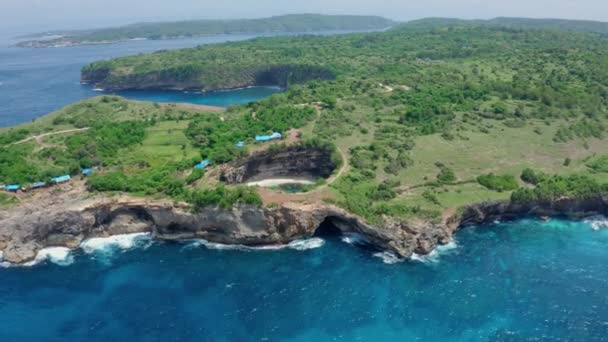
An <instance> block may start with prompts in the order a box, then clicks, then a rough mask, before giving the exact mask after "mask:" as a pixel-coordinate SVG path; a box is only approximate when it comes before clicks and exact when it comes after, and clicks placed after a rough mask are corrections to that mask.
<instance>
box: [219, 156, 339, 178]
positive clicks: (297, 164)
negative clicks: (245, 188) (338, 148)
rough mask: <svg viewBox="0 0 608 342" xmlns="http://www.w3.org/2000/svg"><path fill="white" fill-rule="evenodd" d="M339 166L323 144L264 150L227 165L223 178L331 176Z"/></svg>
mask: <svg viewBox="0 0 608 342" xmlns="http://www.w3.org/2000/svg"><path fill="white" fill-rule="evenodd" d="M334 168H335V165H334V163H333V162H332V160H331V152H329V151H327V150H324V149H320V148H301V147H295V148H293V147H292V148H288V149H286V150H283V151H279V152H272V151H264V152H260V153H257V154H254V155H252V156H250V157H248V158H246V159H244V160H240V161H238V162H236V163H234V164H233V165H230V166H228V167H226V168H225V169H224V170H223V171H222V174H221V176H220V180H221V181H223V182H225V183H228V184H239V183H246V182H255V181H259V180H263V179H271V178H293V177H295V178H308V179H317V178H328V177H329V176H330V175H331V173H332V172H333V170H334Z"/></svg>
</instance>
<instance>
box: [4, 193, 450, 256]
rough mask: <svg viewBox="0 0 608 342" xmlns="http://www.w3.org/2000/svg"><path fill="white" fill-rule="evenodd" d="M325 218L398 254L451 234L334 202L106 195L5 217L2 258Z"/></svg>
mask: <svg viewBox="0 0 608 342" xmlns="http://www.w3.org/2000/svg"><path fill="white" fill-rule="evenodd" d="M325 220H329V221H331V222H332V223H333V224H334V225H335V226H336V227H338V228H339V229H340V230H341V231H343V232H356V233H359V234H361V235H363V236H364V237H365V238H366V239H367V240H369V242H370V243H372V244H373V245H374V246H375V247H377V248H379V249H386V250H389V251H392V252H394V253H396V254H397V255H400V256H404V257H405V256H409V255H411V254H412V253H413V252H417V253H428V252H430V251H431V250H432V248H433V247H434V246H435V245H437V244H438V243H445V242H447V241H449V238H450V237H451V233H452V229H450V228H447V227H445V226H442V225H428V226H419V227H406V226H404V225H401V224H397V223H394V224H389V225H386V226H384V227H375V226H372V225H368V224H366V223H365V222H364V221H363V220H361V219H360V218H358V217H356V216H354V215H351V214H349V213H347V212H345V211H344V210H342V209H340V208H337V207H334V206H330V205H319V204H314V205H313V204H311V205H302V204H285V205H283V206H281V207H277V208H258V207H255V206H236V207H234V208H232V209H221V208H206V209H204V210H202V211H200V212H197V213H193V212H191V211H190V210H189V208H188V206H186V205H176V204H174V203H165V202H155V201H149V200H141V199H131V198H121V199H101V200H92V201H90V202H89V203H86V204H85V205H82V204H81V205H78V206H74V207H61V208H59V207H49V208H41V209H40V210H38V211H36V212H31V213H30V214H29V215H28V216H27V217H20V216H18V215H10V216H8V217H3V218H1V219H0V246H2V247H3V248H2V249H3V250H4V259H5V260H6V261H9V262H11V263H23V262H27V261H29V260H31V259H33V258H34V257H35V256H36V253H37V251H38V250H40V249H42V248H45V247H52V246H66V247H70V248H76V247H78V245H79V244H80V242H82V241H83V240H84V239H87V238H91V237H104V236H110V235H115V234H125V233H137V232H150V233H152V234H153V236H154V237H155V238H157V239H167V240H185V239H205V240H208V241H211V242H218V243H226V244H244V245H251V246H255V245H274V244H286V243H289V242H291V241H293V240H296V239H301V238H307V237H311V236H314V235H315V232H316V230H317V229H318V227H319V226H320V225H321V223H322V222H323V221H325Z"/></svg>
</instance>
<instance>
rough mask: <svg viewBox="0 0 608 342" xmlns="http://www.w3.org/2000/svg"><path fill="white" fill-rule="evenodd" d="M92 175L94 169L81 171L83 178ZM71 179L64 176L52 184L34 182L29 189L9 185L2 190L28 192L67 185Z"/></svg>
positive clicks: (51, 181)
mask: <svg viewBox="0 0 608 342" xmlns="http://www.w3.org/2000/svg"><path fill="white" fill-rule="evenodd" d="M92 173H93V169H92V168H86V169H83V170H82V171H81V174H82V175H83V176H88V175H90V174H92ZM71 179H72V176H71V175H63V176H59V177H53V178H51V180H50V183H47V182H42V181H41V182H34V183H32V184H30V186H29V187H22V186H21V185H20V184H9V185H4V186H3V187H2V189H4V190H5V191H9V192H17V191H19V190H21V191H27V190H30V189H41V188H45V187H47V186H49V185H57V184H61V183H66V182H69V181H70V180H71Z"/></svg>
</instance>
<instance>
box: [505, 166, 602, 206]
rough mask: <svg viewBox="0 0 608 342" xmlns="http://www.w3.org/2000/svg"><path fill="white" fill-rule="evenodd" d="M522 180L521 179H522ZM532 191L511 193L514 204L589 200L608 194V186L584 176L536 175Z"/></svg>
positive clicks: (525, 190) (524, 190)
mask: <svg viewBox="0 0 608 342" xmlns="http://www.w3.org/2000/svg"><path fill="white" fill-rule="evenodd" d="M522 178H523V177H522ZM534 181H535V182H536V186H535V187H534V188H533V189H529V188H520V189H518V190H516V191H515V192H513V194H512V195H511V200H512V201H513V202H515V203H532V202H551V201H555V200H557V199H560V198H572V199H590V198H597V197H599V196H602V195H606V194H608V184H601V183H599V182H598V181H596V180H594V179H593V178H591V177H589V176H586V175H571V176H558V175H548V174H543V173H536V174H535V177H534Z"/></svg>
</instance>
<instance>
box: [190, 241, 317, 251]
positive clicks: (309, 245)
mask: <svg viewBox="0 0 608 342" xmlns="http://www.w3.org/2000/svg"><path fill="white" fill-rule="evenodd" d="M324 244H325V240H323V239H321V238H310V239H304V240H295V241H292V242H290V243H288V244H286V245H269V246H255V247H253V246H245V245H227V244H222V243H216V242H209V241H207V240H196V241H194V242H192V243H190V244H189V245H188V246H186V248H196V247H200V246H205V247H206V248H208V249H216V250H236V251H246V252H249V251H277V250H281V249H287V248H289V249H294V250H297V251H305V250H309V249H314V248H319V247H321V246H323V245H324Z"/></svg>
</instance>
